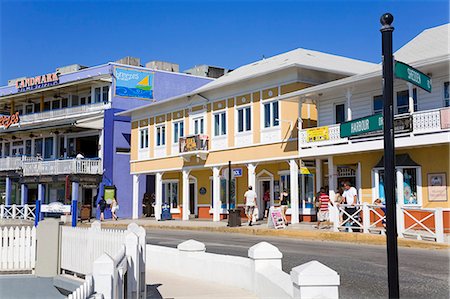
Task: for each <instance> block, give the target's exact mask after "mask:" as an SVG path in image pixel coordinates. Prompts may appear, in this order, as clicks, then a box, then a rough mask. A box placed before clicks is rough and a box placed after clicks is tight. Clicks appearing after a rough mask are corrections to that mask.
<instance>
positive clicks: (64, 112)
mask: <svg viewBox="0 0 450 299" xmlns="http://www.w3.org/2000/svg"><path fill="white" fill-rule="evenodd" d="M107 105H108V104H105V103H103V102H101V103H95V104H89V105H81V106H76V107H68V108H63V109H56V110H49V111H45V112H38V113H33V114H25V115H21V116H20V122H21V123H28V122H35V121H40V120H49V119H55V118H64V117H67V116H72V115H78V114H83V113H88V112H95V111H100V110H103V109H106V108H107Z"/></svg>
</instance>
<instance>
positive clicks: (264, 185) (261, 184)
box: [256, 178, 273, 219]
mask: <svg viewBox="0 0 450 299" xmlns="http://www.w3.org/2000/svg"><path fill="white" fill-rule="evenodd" d="M257 186H258V187H257V190H256V194H257V196H258V197H257V200H256V201H257V204H258V219H263V218H264V207H265V206H264V195H265V194H266V193H267V192H269V194H268V195H269V196H270V197H269V207H270V205H271V203H272V202H273V200H272V197H273V192H272V191H273V188H272V187H273V180H272V179H271V178H260V179H258V184H257ZM266 196H267V194H266Z"/></svg>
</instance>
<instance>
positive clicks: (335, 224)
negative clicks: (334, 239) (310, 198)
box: [331, 204, 341, 232]
mask: <svg viewBox="0 0 450 299" xmlns="http://www.w3.org/2000/svg"><path fill="white" fill-rule="evenodd" d="M331 211H333V217H334V219H333V231H335V232H338V231H339V226H340V225H341V217H340V211H339V207H338V206H337V204H335V205H334V206H333V207H332V208H331Z"/></svg>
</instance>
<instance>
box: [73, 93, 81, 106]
mask: <svg viewBox="0 0 450 299" xmlns="http://www.w3.org/2000/svg"><path fill="white" fill-rule="evenodd" d="M78 105H80V101H79V99H78V96H77V95H72V107H76V106H78Z"/></svg>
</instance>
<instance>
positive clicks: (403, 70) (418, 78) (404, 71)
mask: <svg viewBox="0 0 450 299" xmlns="http://www.w3.org/2000/svg"><path fill="white" fill-rule="evenodd" d="M394 73H395V77H397V78H399V79H402V80H405V81H408V82H409V83H412V84H414V85H415V86H417V87H420V88H422V89H423V90H425V91H427V92H431V78H430V77H428V76H427V75H425V74H424V73H422V72H421V71H419V70H417V69H415V68H413V67H412V66H410V65H407V64H406V63H403V62H401V61H395V70H394Z"/></svg>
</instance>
